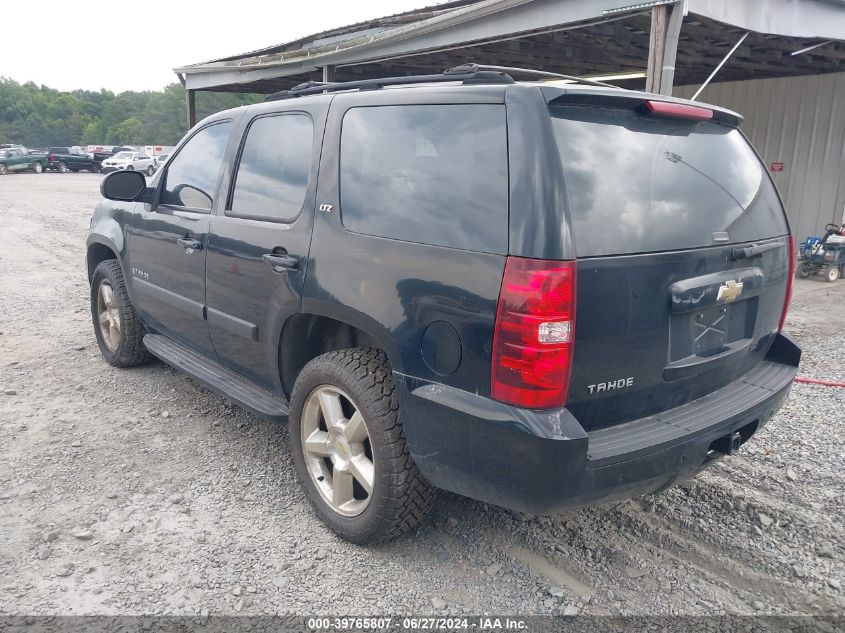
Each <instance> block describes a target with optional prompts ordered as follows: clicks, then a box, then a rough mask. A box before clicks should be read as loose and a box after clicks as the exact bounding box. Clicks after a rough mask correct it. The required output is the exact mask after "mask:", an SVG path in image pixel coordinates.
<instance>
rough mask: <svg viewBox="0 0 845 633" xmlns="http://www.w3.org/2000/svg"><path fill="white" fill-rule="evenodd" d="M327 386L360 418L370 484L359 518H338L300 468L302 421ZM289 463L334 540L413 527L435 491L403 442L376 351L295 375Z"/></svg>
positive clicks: (321, 361) (346, 354) (333, 359)
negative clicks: (353, 407) (351, 402)
mask: <svg viewBox="0 0 845 633" xmlns="http://www.w3.org/2000/svg"><path fill="white" fill-rule="evenodd" d="M323 385H331V386H333V387H336V388H339V389H341V390H343V391H344V392H345V393H347V394H349V396H350V398H352V400H354V402H355V404H356V406H357V407H358V409H359V410H360V412H361V414H362V415H363V416H364V419H365V421H366V425H367V429H368V431H369V441H370V446H371V449H372V453H373V463H374V470H375V475H374V485H373V491H372V494H371V495H370V501H369V503H368V505H367V507H366V509H364V511H363V512H362V513H361V514H359V515H358V516H353V517H348V516H343V515H341V514H339V513H337V512H336V511H335V510H334V509H333V508H332V507H331V506H330V505H329V504H328V503H327V502H326V501H325V500H324V499H323V497H322V496H321V494H320V492H319V490H317V488H316V486H315V484H314V481H313V480H312V477H311V474H310V473H309V471H308V467H307V465H306V463H305V457H304V454H303V447H302V441H301V416H302V411H303V407H304V405H305V402H306V400H307V398H308V396H309V395H310V394H311V392H312V391H314V390H315V389H316V388H317V387H320V386H323ZM290 442H291V453H292V455H293V463H294V466H295V468H296V473H297V477H298V479H299V482H300V484H301V485H302V487H303V489H304V491H305V496H306V497H307V498H308V501H309V502H310V503H311V506H312V507H313V508H314V511H315V512H316V513H317V516H319V517H320V519H322V521H323V522H324V523H325V524H326V525H327V526H328V527H329V528H331V529H332V531H334V532H335V533H336V534H337V535H338V536H340V537H341V538H343V539H346V540H347V541H351V542H353V543H358V544H365V543H375V542H379V541H384V540H387V539H390V538H392V537H395V536H397V535H399V534H401V533H402V532H405V531H407V530H409V529H411V528H413V527H414V526H415V525H417V523H419V522H420V521H421V520H422V519H423V517H425V515H426V514H427V513H428V511H429V510H430V509H431V506H432V503H433V501H434V494H435V489H434V487H432V486H431V484H429V483H428V482H427V481H426V480H425V479H424V478H423V476H422V475H421V474H420V472H419V470H418V469H417V466H416V464H414V461H413V459H412V458H411V454H410V452H409V450H408V446H407V443H406V442H405V432H404V429H403V428H402V419H401V415H400V412H399V396H398V394H397V393H396V388H395V386H394V384H393V375H392V372H391V369H390V364H389V363H388V360H387V356H386V355H385V353H384V352H382V351H380V350H375V349H370V348H352V349H345V350H341V351H337V352H329V353H328V354H323V355H322V356H318V357H317V358H315V359H314V360H312V361H311V362H310V363H308V364H307V365H306V366H305V367H304V368H303V370H302V371H301V372H300V374H299V376H298V377H297V379H296V384H295V385H294V387H293V394H292V397H291V414H290Z"/></svg>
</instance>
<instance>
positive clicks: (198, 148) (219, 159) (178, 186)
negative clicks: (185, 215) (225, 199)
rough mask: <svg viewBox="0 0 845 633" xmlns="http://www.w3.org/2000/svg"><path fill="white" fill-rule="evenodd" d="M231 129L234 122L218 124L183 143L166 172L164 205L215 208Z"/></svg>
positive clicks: (162, 200) (206, 128)
mask: <svg viewBox="0 0 845 633" xmlns="http://www.w3.org/2000/svg"><path fill="white" fill-rule="evenodd" d="M231 128H232V123H231V121H223V122H222V123H214V124H212V125H209V126H208V127H205V128H203V129H201V130H200V131H199V132H197V133H196V134H194V135H193V136H192V137H191V138H190V139H189V140H188V142H187V143H185V145H183V146H182V148H181V149H180V150H179V153H178V154H177V155H176V156H175V157H174V159H173V160H172V161H171V162H170V163H169V165H168V167H167V173H166V174H165V175H164V183H163V185H162V189H161V199H160V203H161V204H166V205H172V206H177V207H189V208H191V209H197V210H201V211H210V210H211V207H212V205H213V204H214V194H215V190H216V188H217V177H218V176H219V174H220V167H221V166H222V164H223V154H224V153H225V151H226V144H227V143H228V142H229V132H230V131H231Z"/></svg>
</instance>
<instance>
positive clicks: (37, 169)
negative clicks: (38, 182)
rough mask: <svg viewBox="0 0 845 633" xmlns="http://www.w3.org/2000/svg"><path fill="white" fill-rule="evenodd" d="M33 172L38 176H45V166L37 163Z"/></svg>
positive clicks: (33, 167)
mask: <svg viewBox="0 0 845 633" xmlns="http://www.w3.org/2000/svg"><path fill="white" fill-rule="evenodd" d="M32 171H34V172H35V173H36V174H43V173H44V165H42V164H41V163H35V164H34V165H33V166H32Z"/></svg>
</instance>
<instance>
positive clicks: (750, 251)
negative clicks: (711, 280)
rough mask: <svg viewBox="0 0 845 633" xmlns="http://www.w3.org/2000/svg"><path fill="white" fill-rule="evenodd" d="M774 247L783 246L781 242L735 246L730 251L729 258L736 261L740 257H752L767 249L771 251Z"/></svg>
mask: <svg viewBox="0 0 845 633" xmlns="http://www.w3.org/2000/svg"><path fill="white" fill-rule="evenodd" d="M776 248H783V243H781V242H771V243H769V244H760V245H759V246H745V247H743V248H735V249H733V250H732V251H731V259H732V260H734V261H738V260H740V259H752V258H754V257H759V256H760V255H762V254H763V253H766V252H768V251H773V250H775V249H776Z"/></svg>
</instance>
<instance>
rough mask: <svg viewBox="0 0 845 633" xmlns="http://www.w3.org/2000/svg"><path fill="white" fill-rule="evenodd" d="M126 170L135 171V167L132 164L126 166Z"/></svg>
mask: <svg viewBox="0 0 845 633" xmlns="http://www.w3.org/2000/svg"><path fill="white" fill-rule="evenodd" d="M126 171H135V168H134V167H133V166H132V165H129V167H127V168H126Z"/></svg>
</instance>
